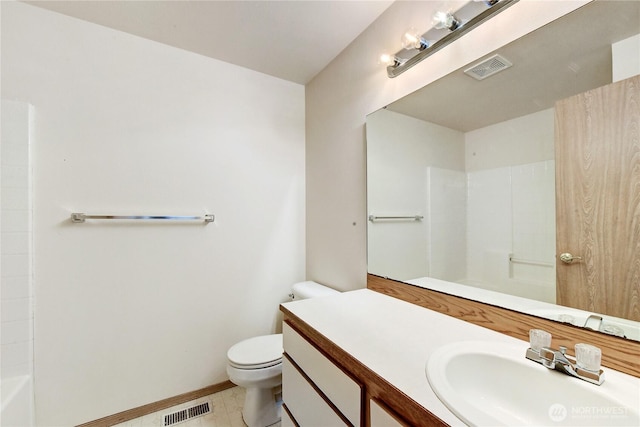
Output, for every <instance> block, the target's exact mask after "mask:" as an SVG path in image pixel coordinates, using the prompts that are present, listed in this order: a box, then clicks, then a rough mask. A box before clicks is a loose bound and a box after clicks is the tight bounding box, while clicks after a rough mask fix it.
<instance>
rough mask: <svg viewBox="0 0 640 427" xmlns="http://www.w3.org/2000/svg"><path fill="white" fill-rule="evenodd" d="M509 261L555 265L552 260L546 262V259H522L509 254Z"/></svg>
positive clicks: (544, 265)
mask: <svg viewBox="0 0 640 427" xmlns="http://www.w3.org/2000/svg"><path fill="white" fill-rule="evenodd" d="M509 262H512V263H514V264H528V265H537V266H540V267H554V266H555V264H553V263H551V262H544V261H535V260H530V259H521V258H515V257H514V256H513V255H510V256H509Z"/></svg>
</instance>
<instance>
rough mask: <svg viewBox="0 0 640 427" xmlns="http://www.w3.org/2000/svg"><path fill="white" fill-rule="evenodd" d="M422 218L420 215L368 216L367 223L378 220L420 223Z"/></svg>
mask: <svg viewBox="0 0 640 427" xmlns="http://www.w3.org/2000/svg"><path fill="white" fill-rule="evenodd" d="M423 218H424V216H422V215H410V216H376V215H369V221H371V222H374V221H378V220H380V219H388V220H409V221H422V219H423Z"/></svg>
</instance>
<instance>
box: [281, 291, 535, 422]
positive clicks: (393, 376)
mask: <svg viewBox="0 0 640 427" xmlns="http://www.w3.org/2000/svg"><path fill="white" fill-rule="evenodd" d="M283 306H284V307H285V308H286V309H287V310H288V311H290V312H291V313H292V314H293V315H295V316H297V317H298V318H300V319H301V320H303V321H304V322H305V323H307V324H308V325H309V326H311V327H312V328H313V329H315V330H316V331H318V332H319V333H321V334H322V335H324V336H325V337H326V338H328V339H329V340H331V341H332V342H333V343H334V344H336V345H337V346H338V347H340V348H342V349H343V350H344V351H346V352H347V353H349V354H350V355H351V356H353V357H355V358H356V359H357V360H358V361H360V362H361V363H362V364H363V365H365V366H366V367H368V368H369V369H371V370H372V371H373V372H375V373H376V374H378V375H379V376H381V377H382V378H384V379H385V380H386V381H388V382H389V383H390V384H392V385H393V386H395V387H396V388H398V389H399V390H401V391H402V392H403V393H405V394H406V395H407V396H409V397H410V398H411V399H413V400H414V401H416V402H417V403H419V404H420V405H422V406H424V407H425V408H427V409H428V410H429V411H430V412H431V413H433V414H434V415H436V416H437V417H438V418H440V419H441V420H443V421H445V422H446V423H448V424H450V425H452V426H457V425H460V426H463V425H464V423H462V421H460V419H458V418H457V417H456V416H455V415H454V414H453V413H452V412H451V411H449V409H447V407H446V406H444V404H443V403H442V402H440V400H439V399H438V397H437V396H436V395H435V393H434V392H433V390H432V389H431V387H430V386H429V382H428V380H427V377H426V374H425V365H426V363H427V360H428V359H429V355H430V354H431V353H432V352H433V351H434V350H436V349H437V348H438V347H440V346H442V345H445V344H448V343H452V342H457V341H466V340H468V341H478V340H491V341H502V342H509V343H514V344H515V345H522V357H523V358H524V355H525V352H526V350H527V348H528V347H529V343H528V342H525V341H521V340H518V339H515V338H511V337H509V336H506V335H503V334H500V333H498V332H495V331H492V330H489V329H485V328H482V327H480V326H476V325H472V324H470V323H467V322H464V321H462V320H458V319H455V318H453V317H449V316H446V315H444V314H440V313H437V312H434V311H432V310H428V309H425V308H422V307H419V306H417V305H414V304H411V303H408V302H405V301H401V300H399V299H395V298H392V297H389V296H386V295H383V294H380V293H378V292H375V291H371V290H369V289H361V290H357V291H350V292H345V293H341V294H337V295H334V296H328V297H319V298H313V299H308V300H301V301H292V302H288V303H284V304H283Z"/></svg>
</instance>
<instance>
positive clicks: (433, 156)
mask: <svg viewBox="0 0 640 427" xmlns="http://www.w3.org/2000/svg"><path fill="white" fill-rule="evenodd" d="M639 33H640V2H636V1H618V2H608V1H595V2H591V3H589V4H587V5H585V6H583V7H581V8H579V9H577V10H576V11H574V12H572V13H570V14H568V15H566V16H564V17H562V18H560V19H558V20H556V21H554V22H552V23H550V24H548V25H546V26H544V27H542V28H540V29H538V30H536V31H534V32H532V33H530V34H528V35H526V36H524V37H522V38H521V39H519V40H516V41H514V42H512V43H510V44H508V45H505V46H503V47H502V48H500V49H498V50H496V51H495V52H492V53H491V54H489V55H487V56H485V57H482V58H479V59H478V61H475V62H473V63H470V64H468V65H467V66H465V67H462V68H461V69H459V70H457V71H455V72H453V73H451V74H449V75H448V76H445V77H444V78H442V79H440V80H438V81H436V82H433V83H431V84H429V85H428V86H426V87H424V88H422V89H420V90H418V91H416V92H414V93H413V94H410V95H408V96H406V97H404V98H402V99H400V100H398V101H396V102H394V103H392V104H390V105H389V106H387V107H385V108H384V109H382V110H379V111H376V112H374V113H372V114H370V115H368V116H367V121H366V123H367V124H366V132H367V209H368V215H369V222H368V229H367V230H368V242H367V245H368V271H369V273H371V274H375V275H379V276H382V277H388V278H391V279H395V280H401V281H404V282H407V283H410V284H413V285H416V286H422V287H426V288H429V289H433V290H437V291H441V292H445V293H449V294H453V295H458V296H462V297H465V298H469V299H474V300H477V301H481V302H485V303H489V304H493V305H498V306H502V307H506V308H510V309H514V310H517V311H522V312H525V313H528V314H533V315H538V316H541V317H545V318H549V319H552V320H557V321H561V322H566V323H572V324H574V325H576V326H584V327H588V328H591V329H596V330H600V331H602V332H603V333H609V334H613V335H618V336H624V337H626V338H629V339H634V340H640V323H639V322H638V320H640V318H637V316H638V315H639V314H638V312H637V309H636V308H634V309H633V310H627V312H632V314H630V315H627V316H626V317H623V316H619V315H618V313H606V312H600V313H596V312H593V311H592V310H585V309H579V308H576V306H572V305H571V304H567V305H562V306H561V305H558V304H556V294H557V291H556V268H562V267H563V266H559V265H557V262H559V261H557V255H559V254H557V253H556V252H557V249H556V176H555V171H556V168H562V167H563V166H562V165H556V159H555V149H554V141H555V132H556V124H555V120H556V119H555V115H556V112H555V107H554V106H555V103H556V102H557V101H559V100H563V99H566V98H569V97H572V96H574V95H577V94H581V93H584V92H586V91H589V90H591V89H594V88H599V87H602V86H605V85H608V84H610V83H612V82H613V81H616V80H620V79H622V78H626V77H620V78H618V75H620V74H623V71H621V70H623V69H624V67H625V66H627V64H629V63H634V61H635V64H636V65H635V67H637V66H638V65H637V64H638V61H640V59H639V58H638V57H640V51H639V50H638V47H637V46H638V43H640V41H639V40H638V39H640V34H639ZM634 43H635V44H634ZM629 46H631V47H629ZM478 64H481V65H478ZM465 71H467V72H465ZM496 71H497V72H496ZM494 72H495V73H494ZM469 74H476V77H484V78H482V79H480V80H478V79H477V78H474V77H472V76H470V75H469ZM486 75H488V77H485V76H486ZM636 138H637V137H636ZM635 164H636V165H637V161H636V163H635ZM633 179H635V180H636V181H634V182H636V184H635V186H636V188H637V187H638V183H637V174H636V175H635V177H634V178H633ZM632 186H633V185H632ZM611 200H614V198H611ZM634 203H636V207H635V208H634V212H636V213H635V215H636V216H637V212H638V209H640V208H638V206H637V203H638V201H637V199H636V200H635V202H634ZM636 228H637V227H636ZM633 238H634V239H635V240H636V242H637V238H638V236H637V233H636V235H635V237H633ZM635 245H636V246H637V243H636V244H635ZM636 252H637V251H636ZM633 257H635V258H633ZM632 259H635V260H636V261H637V260H638V256H637V254H636V255H633V256H632ZM632 268H636V267H633V266H630V267H629V269H632ZM614 292H616V291H614ZM620 292H621V291H620ZM625 292H628V293H629V294H628V295H624V296H622V299H625V300H628V301H631V302H632V303H634V304H636V306H634V307H637V304H638V299H639V298H640V296H639V295H640V283H638V280H637V278H636V280H635V283H633V284H632V286H631V289H627V290H626V291H625ZM623 311H624V310H623Z"/></svg>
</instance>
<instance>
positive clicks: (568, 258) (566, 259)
mask: <svg viewBox="0 0 640 427" xmlns="http://www.w3.org/2000/svg"><path fill="white" fill-rule="evenodd" d="M581 260H582V257H579V256H573V255H571V254H570V253H569V252H565V253H563V254H560V261H562V262H564V263H565V264H572V263H573V262H575V261H581Z"/></svg>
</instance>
